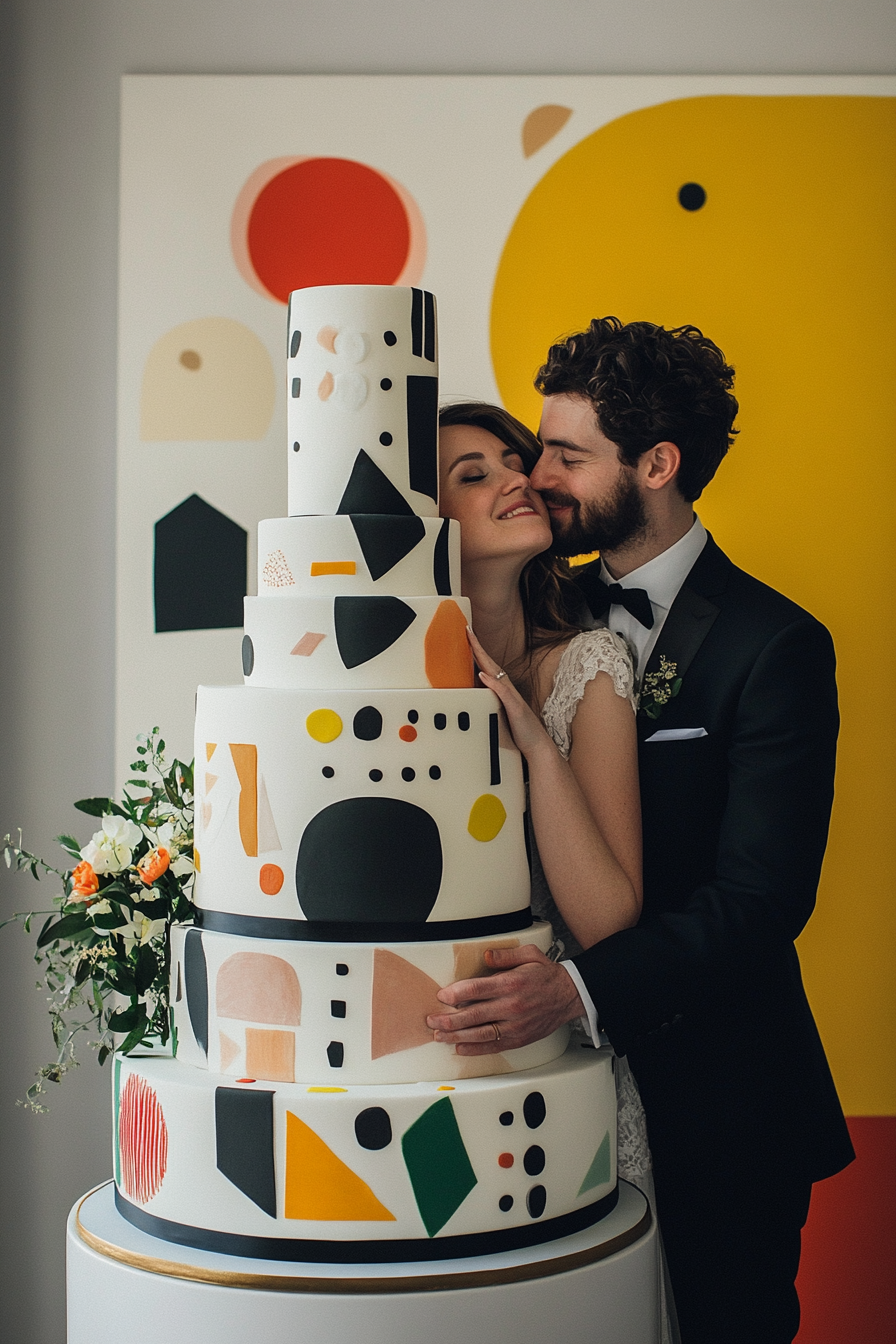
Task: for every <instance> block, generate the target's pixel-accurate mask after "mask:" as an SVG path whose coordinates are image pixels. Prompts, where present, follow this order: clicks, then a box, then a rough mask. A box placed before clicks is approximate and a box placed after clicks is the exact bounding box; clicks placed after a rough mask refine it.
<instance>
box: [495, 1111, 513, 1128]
mask: <svg viewBox="0 0 896 1344" xmlns="http://www.w3.org/2000/svg"><path fill="white" fill-rule="evenodd" d="M498 1119H499V1120H500V1121H501V1124H502V1125H512V1124H513V1111H502V1112H501V1114H500V1115H499V1116H498Z"/></svg>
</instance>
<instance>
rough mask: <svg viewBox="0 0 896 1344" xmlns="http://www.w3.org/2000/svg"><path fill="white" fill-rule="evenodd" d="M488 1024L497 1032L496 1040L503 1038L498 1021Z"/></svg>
mask: <svg viewBox="0 0 896 1344" xmlns="http://www.w3.org/2000/svg"><path fill="white" fill-rule="evenodd" d="M488 1025H489V1026H490V1027H491V1028H492V1030H493V1031H494V1033H495V1040H496V1041H500V1039H501V1028H500V1027H499V1026H498V1024H497V1022H489V1024H488Z"/></svg>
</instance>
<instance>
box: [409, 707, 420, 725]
mask: <svg viewBox="0 0 896 1344" xmlns="http://www.w3.org/2000/svg"><path fill="white" fill-rule="evenodd" d="M419 718H420V715H419V714H418V713H417V711H416V709H409V710H408V723H416V722H417V720H418V719H419Z"/></svg>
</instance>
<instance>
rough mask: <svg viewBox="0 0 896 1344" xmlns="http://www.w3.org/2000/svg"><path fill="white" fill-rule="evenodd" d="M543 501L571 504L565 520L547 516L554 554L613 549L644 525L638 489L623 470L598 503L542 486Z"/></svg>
mask: <svg viewBox="0 0 896 1344" xmlns="http://www.w3.org/2000/svg"><path fill="white" fill-rule="evenodd" d="M541 497H542V499H543V500H544V502H545V503H546V504H555V505H561V506H568V507H571V508H572V517H571V518H570V519H569V521H568V522H565V523H562V524H561V523H560V522H559V521H557V522H555V521H554V519H553V518H552V519H551V528H552V531H553V534H554V550H555V551H556V552H557V554H558V555H584V554H587V553H588V552H589V551H615V550H618V549H619V547H620V546H624V545H625V544H626V542H629V541H631V540H632V539H633V538H634V537H636V536H637V535H638V534H639V533H640V532H643V531H644V530H645V529H646V527H647V513H646V510H645V508H644V502H643V500H642V498H641V493H640V491H639V490H638V487H637V485H636V484H635V482H634V481H633V480H632V478H631V477H630V476H628V475H626V474H625V473H623V474H622V475H621V476H620V478H619V480H618V482H617V484H616V487H615V489H614V490H613V491H612V493H611V494H610V495H608V496H607V497H606V498H605V499H604V500H602V501H601V502H600V503H598V502H597V501H595V500H591V501H590V502H589V503H587V504H586V503H583V502H582V500H580V499H576V498H575V497H574V496H573V495H566V494H563V492H562V491H560V490H543V491H542V492H541Z"/></svg>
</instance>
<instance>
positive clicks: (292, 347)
mask: <svg viewBox="0 0 896 1344" xmlns="http://www.w3.org/2000/svg"><path fill="white" fill-rule="evenodd" d="M301 344H302V333H301V332H300V331H294V332H293V334H292V340H291V341H290V343H289V353H290V355H292V357H293V359H295V357H296V355H297V354H298V353H299V346H300V345H301Z"/></svg>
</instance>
